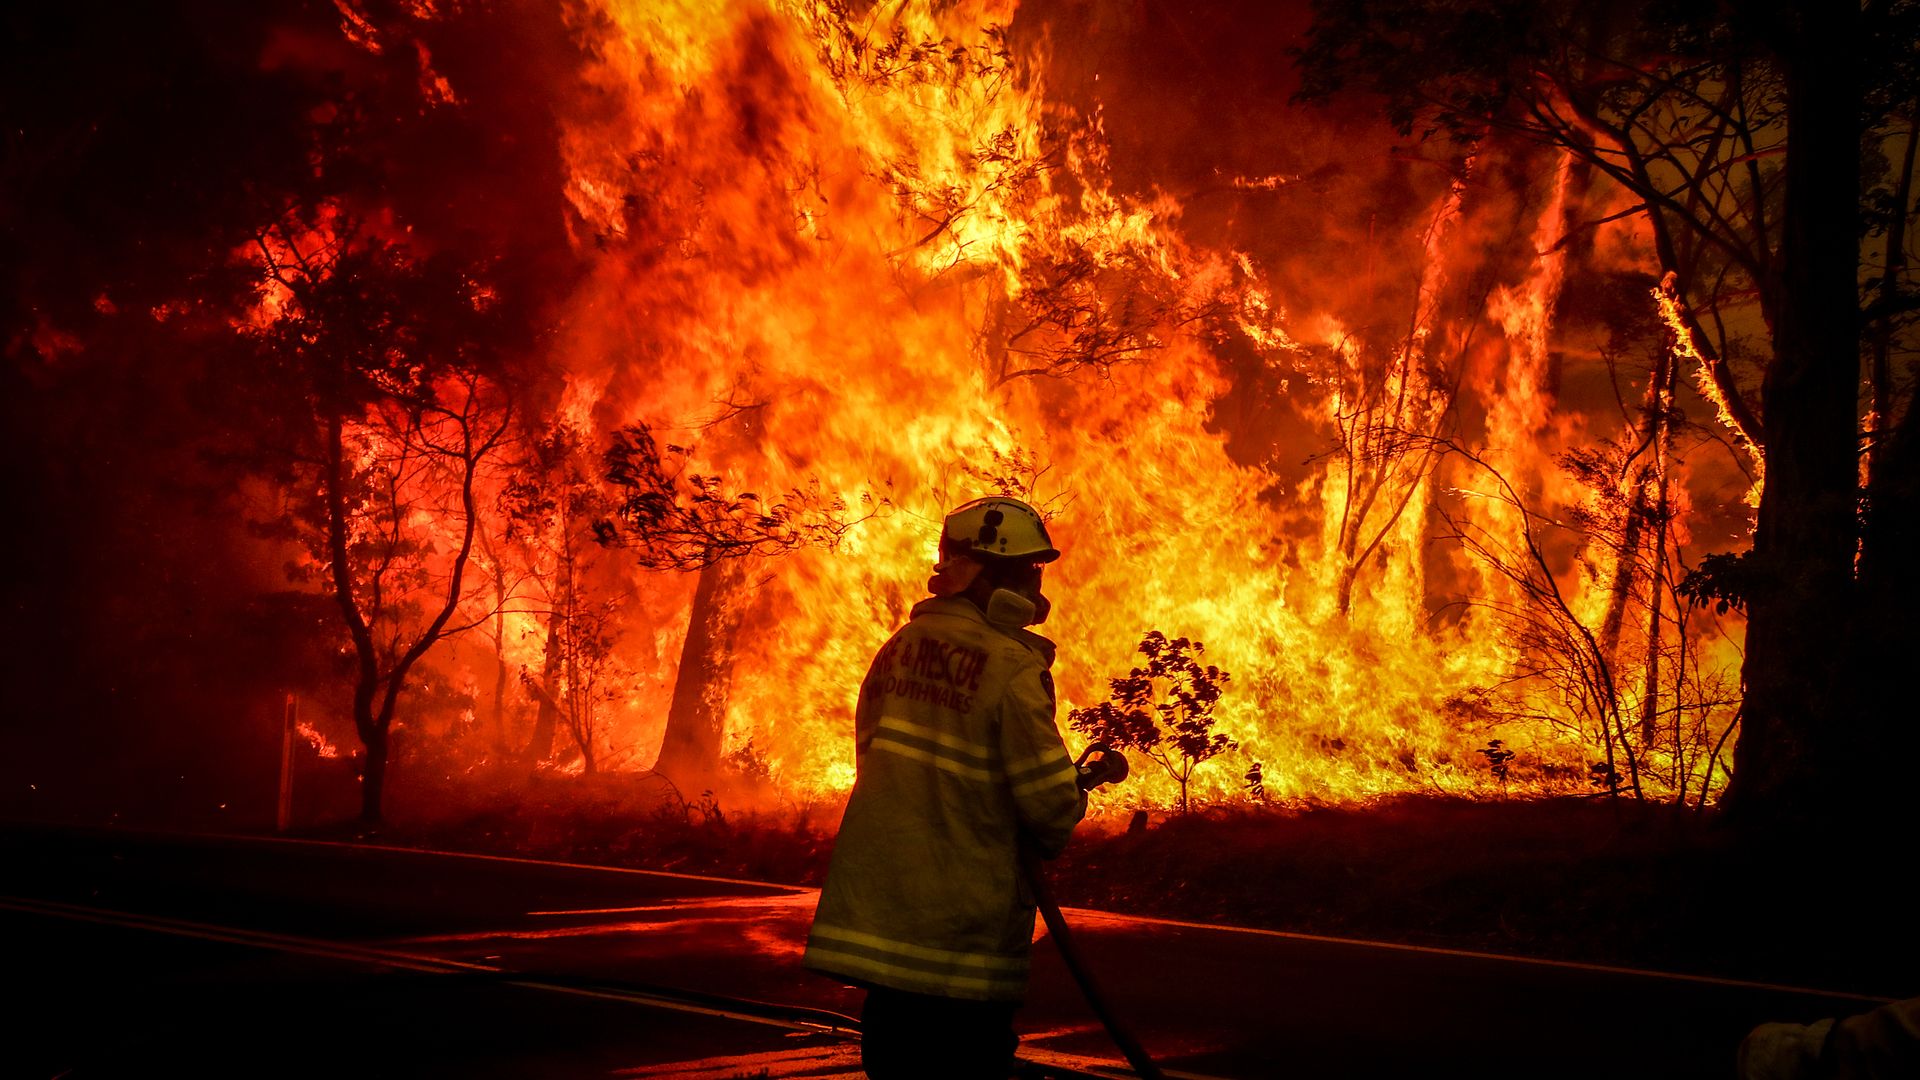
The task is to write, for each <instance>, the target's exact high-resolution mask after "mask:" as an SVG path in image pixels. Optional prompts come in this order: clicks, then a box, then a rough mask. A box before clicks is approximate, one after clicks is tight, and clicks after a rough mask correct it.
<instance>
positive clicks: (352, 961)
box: [0, 826, 1881, 1080]
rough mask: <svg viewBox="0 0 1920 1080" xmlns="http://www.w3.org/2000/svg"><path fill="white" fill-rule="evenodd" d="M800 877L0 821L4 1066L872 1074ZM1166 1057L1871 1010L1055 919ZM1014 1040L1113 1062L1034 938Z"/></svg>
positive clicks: (1388, 1056) (1486, 1058)
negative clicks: (808, 964)
mask: <svg viewBox="0 0 1920 1080" xmlns="http://www.w3.org/2000/svg"><path fill="white" fill-rule="evenodd" d="M813 905H814V893H813V892H812V891H811V890H806V889H794V888H788V887H783V886H774V885H763V884H757V883H751V882H730V881H720V880H715V879H707V878H696V877H688V876H684V875H673V874H657V873H648V872H642V871H630V870H613V869H606V868H599V867H583V866H570V865H563V864H554V863H540V862H530V861H525V860H515V859H498V858H488V857H481V856H466V855H450V854H442V853H431V852H415V851H404V850H397V849H390V848H378V847H364V846H350V845H339V844H324V843H314V842H301V841H282V840H268V839H246V838H237V837H192V836H181V835H161V834H147V833H134V832H112V831H100V830H82V829H62V828H49V827H31V826H11V827H5V828H0V928H4V929H0V933H3V934H4V943H5V944H4V947H5V954H4V955H5V956H6V957H7V963H6V968H5V970H6V971H7V973H8V975H9V976H10V978H9V979H8V982H9V983H10V984H11V986H10V987H9V993H8V998H9V999H10V1002H11V1003H10V1004H8V1005H7V1006H6V1007H5V1009H4V1010H3V1011H0V1015H4V1017H5V1020H4V1022H3V1023H0V1032H4V1034H3V1035H0V1078H11V1077H16V1076H17V1077H43V1078H51V1077H70V1078H73V1080H83V1078H88V1077H123V1076H141V1077H146V1076H160V1075H192V1076H198V1077H210V1076H250V1077H292V1076H300V1077H307V1076H312V1077H320V1076H351V1077H356V1078H359V1077H379V1076H396V1077H399V1076H404V1077H440V1076H445V1077H462V1078H470V1077H540V1078H543V1080H544V1078H567V1077H587V1076H624V1077H657V1076H674V1077H687V1078H692V1080H735V1078H740V1080H754V1078H759V1077H766V1078H768V1080H776V1078H781V1077H803V1076H804V1077H812V1078H825V1077H836V1076H851V1075H858V1071H857V1070H858V1058H857V1053H856V1051H855V1049H854V1046H853V1044H852V1043H851V1042H850V1041H849V1040H850V1036H851V1030H852V1025H851V1024H850V1022H849V1021H848V1020H847V1019H846V1018H847V1017H851V1016H855V1015H857V1014H858V1012H859V994H858V992H857V991H855V990H852V989H850V988H847V987H843V986H839V985H837V984H835V983H833V982H830V981H828V980H825V979H822V978H819V977H817V976H812V975H809V974H807V973H805V972H803V971H802V970H801V969H800V967H799V958H800V950H801V946H802V943H803V941H804V939H805V935H806V927H807V923H808V920H809V919H810V917H811V915H812V912H813ZM1067 918H1068V921H1069V922H1070V923H1071V924H1072V925H1073V926H1074V928H1075V933H1076V936H1077V937H1078V938H1079V940H1080V943H1081V949H1082V951H1083V952H1085V953H1086V954H1087V955H1088V957H1089V959H1090V961H1091V964H1092V966H1093V967H1094V970H1095V972H1096V974H1097V975H1098V976H1099V977H1100V979H1101V981H1102V983H1103V984H1104V985H1105V986H1106V988H1107V993H1108V996H1109V999H1110V1000H1111V1001H1112V1003H1113V1004H1114V1006H1115V1008H1116V1009H1117V1011H1119V1012H1120V1013H1121V1014H1122V1015H1123V1016H1124V1017H1126V1018H1127V1019H1128V1020H1129V1021H1130V1022H1131V1023H1132V1025H1133V1026H1134V1028H1135V1030H1136V1033H1137V1034H1138V1035H1139V1037H1140V1040H1141V1042H1142V1043H1144V1044H1145V1045H1146V1047H1147V1049H1148V1050H1149V1051H1150V1052H1152V1053H1153V1054H1154V1056H1155V1057H1156V1059H1158V1060H1159V1061H1160V1063H1161V1064H1162V1066H1163V1067H1164V1068H1167V1069H1168V1070H1169V1074H1170V1075H1178V1074H1186V1075H1189V1076H1212V1077H1244V1078H1255V1077H1274V1078H1282V1077H1307V1078H1320V1077H1328V1078H1333V1077H1396V1078H1397V1077H1427V1076H1441V1077H1455V1076H1460V1077H1515V1078H1543V1080H1555V1078H1569V1080H1571V1078H1581V1077H1608V1078H1617V1077H1622V1076H1632V1077H1700V1078H1716V1077H1730V1076H1731V1075H1732V1072H1733V1054H1734V1048H1735V1047H1736V1045H1737V1044H1738V1042H1739V1040H1740V1037H1741V1035H1742V1034H1744V1033H1745V1032H1746V1031H1747V1030H1748V1029H1750V1028H1751V1027H1752V1026H1753V1025H1754V1024H1757V1023H1759V1022H1762V1021H1765V1020H1796V1021H1802V1022H1804V1021H1809V1020H1813V1019H1817V1018H1819V1017H1822V1016H1839V1015H1847V1014H1850V1013H1854V1012H1859V1011H1862V1010H1865V1009H1867V1008H1871V1007H1872V1006H1873V1005H1875V1004H1877V1003H1878V1001H1879V1000H1881V999H1876V998H1868V997H1860V996H1852V995H1845V994H1836V993H1823V992H1819V991H1813V990H1798V989H1792V988H1786V987H1769V986H1762V985H1757V984H1750V983H1735V982H1727V981H1716V980H1708V979H1697V978H1685V977H1676V976H1666V975H1659V974H1655V973H1648V972H1631V971H1621V970H1613V969H1602V968H1595V967H1588V966H1580V965H1569V964H1554V963H1542V962H1533V961H1522V960H1513V959H1508V958H1503V957H1493V956H1486V955H1481V954H1470V953H1457V952H1449V951H1445V950H1433V949H1415V948H1406V947H1399V946H1390V945H1380V944H1374V943H1368V942H1353V941H1340V940H1331V939H1320V938H1310V937H1302V936H1298V935H1288V934H1277V933H1270V932H1260V931H1246V930H1236V929H1232V928H1226V927H1212V926H1199V925H1192V924H1181V923H1171V922H1165V921H1159V920H1147V919H1134V918H1128V917H1122V916H1116V915H1108V914H1102V913H1097V912H1086V911H1074V910H1071V909H1069V911H1068V912H1067ZM1034 956H1035V965H1034V978H1033V987H1032V993H1031V995H1030V998H1029V1001H1028V1004H1027V1007H1026V1008H1025V1009H1024V1010H1023V1011H1022V1013H1021V1016H1020V1020H1019V1027H1020V1031H1021V1034H1022V1057H1023V1059H1024V1060H1025V1061H1026V1062H1028V1063H1029V1065H1030V1066H1032V1067H1033V1068H1034V1069H1035V1070H1036V1071H1043V1070H1047V1069H1051V1070H1053V1071H1054V1072H1056V1073H1057V1074H1059V1075H1074V1074H1075V1073H1076V1072H1077V1073H1078V1074H1080V1075H1086V1074H1089V1073H1091V1074H1109V1075H1127V1073H1126V1071H1125V1069H1124V1066H1122V1065H1121V1064H1120V1063H1119V1060H1118V1054H1117V1053H1116V1052H1115V1051H1114V1050H1113V1049H1112V1048H1111V1045H1110V1044H1109V1043H1108V1041H1107V1039H1106V1037H1105V1035H1104V1033H1103V1032H1102V1031H1101V1030H1100V1029H1099V1028H1098V1026H1097V1025H1096V1024H1095V1022H1094V1021H1093V1019H1092V1016H1091V1014H1090V1013H1089V1011H1088V1010H1087V1008H1086V1006H1085V1004H1084V1003H1083V1002H1082V1001H1081V1000H1080V997H1079V993H1078V991H1077V989H1076V988H1075V987H1074V985H1073V983H1072V981H1071V979H1070V978H1069V976H1068V974H1067V972H1066V970H1065V968H1064V966H1063V965H1062V964H1061V963H1060V961H1059V958H1058V956H1057V954H1056V952H1055V951H1054V949H1053V948H1052V946H1051V944H1050V943H1047V942H1042V943H1040V944H1038V945H1037V946H1036V948H1035V954H1034Z"/></svg>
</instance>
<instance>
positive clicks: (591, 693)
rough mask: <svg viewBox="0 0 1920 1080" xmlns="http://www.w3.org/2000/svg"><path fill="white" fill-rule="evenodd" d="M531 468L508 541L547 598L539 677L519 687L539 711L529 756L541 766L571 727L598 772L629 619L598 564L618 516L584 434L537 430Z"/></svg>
mask: <svg viewBox="0 0 1920 1080" xmlns="http://www.w3.org/2000/svg"><path fill="white" fill-rule="evenodd" d="M528 450H529V452H528V455H527V460H526V462H525V463H524V467H523V468H522V469H521V470H520V472H519V473H518V475H516V477H515V478H514V479H513V480H512V481H511V482H509V483H508V484H507V486H506V488H505V490H504V491H503V492H502V493H501V504H502V508H503V510H504V511H505V513H506V517H507V529H506V532H507V536H506V538H507V539H508V540H509V541H511V542H512V543H513V544H514V546H515V547H516V549H517V550H518V551H519V552H520V554H521V557H522V558H523V559H524V562H525V565H526V566H527V568H528V575H529V577H531V578H532V580H533V582H534V584H535V585H536V587H537V588H538V590H539V594H540V595H539V596H538V598H537V599H536V601H535V603H534V607H535V610H537V611H538V612H539V614H540V616H541V617H543V618H544V619H545V620H546V633H545V646H544V648H543V650H542V664H541V670H540V672H539V674H538V675H535V674H534V673H533V672H532V671H530V670H526V669H522V671H521V681H522V683H523V684H524V685H525V686H526V687H527V688H528V690H529V691H530V692H531V694H532V695H533V697H534V698H536V699H537V700H538V701H539V710H538V713H537V714H536V716H535V719H534V725H533V733H532V735H531V737H530V738H529V740H528V742H527V746H526V751H525V753H526V756H527V757H528V758H530V759H532V760H533V761H534V762H539V761H543V760H545V759H546V758H547V756H548V755H549V754H550V753H552V750H553V735H554V730H555V728H556V726H563V727H564V728H565V729H566V732H567V734H568V735H569V736H571V737H572V739H573V744H574V746H575V747H576V748H577V749H578V750H579V752H580V760H581V765H582V768H583V769H584V770H585V771H587V772H589V773H592V772H595V771H597V770H598V767H599V763H600V752H599V751H600V743H601V741H602V740H603V738H604V735H605V728H606V719H607V706H608V704H609V703H610V702H612V701H613V700H614V698H615V697H617V696H618V690H617V687H618V685H619V682H620V680H621V679H622V678H623V677H624V674H625V673H624V669H623V667H622V665H621V664H620V662H619V658H618V657H617V656H616V655H615V652H614V644H615V641H616V639H617V637H618V633H619V628H620V622H621V618H620V617H621V615H622V613H623V610H624V608H625V606H626V601H627V599H628V598H629V596H630V593H631V590H630V589H628V588H626V587H625V586H624V585H623V584H614V585H612V586H609V585H608V584H607V583H606V582H605V578H606V576H607V575H606V574H605V572H604V571H605V568H603V567H602V566H601V565H600V562H601V560H599V559H597V558H596V555H598V554H599V553H600V552H601V550H602V547H601V545H600V544H598V543H597V542H596V541H597V540H598V537H599V531H598V527H599V524H600V522H602V521H603V520H604V519H605V516H606V515H607V514H608V513H609V512H610V510H611V505H612V503H611V496H609V495H608V494H607V493H606V490H605V485H604V484H603V483H602V480H601V477H600V476H599V473H598V469H597V468H596V467H595V464H596V463H595V462H594V461H593V459H592V456H591V455H590V454H588V453H587V451H586V446H585V437H584V436H583V434H582V433H581V432H580V431H579V430H577V429H575V428H573V427H571V426H569V425H567V424H564V423H555V424H552V425H550V426H549V427H548V428H547V429H546V430H544V431H541V432H539V433H538V434H537V435H536V437H535V438H534V439H533V440H532V443H531V445H530V446H529V448H528Z"/></svg>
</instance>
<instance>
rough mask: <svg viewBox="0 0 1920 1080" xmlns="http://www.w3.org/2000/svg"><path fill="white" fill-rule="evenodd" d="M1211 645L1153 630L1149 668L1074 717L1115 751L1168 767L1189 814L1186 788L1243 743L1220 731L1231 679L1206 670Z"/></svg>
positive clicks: (1147, 644)
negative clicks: (1207, 765) (1218, 718)
mask: <svg viewBox="0 0 1920 1080" xmlns="http://www.w3.org/2000/svg"><path fill="white" fill-rule="evenodd" d="M1205 649H1206V646H1204V645H1202V644H1201V643H1200V642H1198V641H1190V640H1188V639H1187V638H1183V637H1182V638H1172V639H1169V638H1168V637H1167V635H1165V634H1163V633H1161V632H1160V631H1158V630H1149V631H1148V632H1147V635H1146V637H1144V638H1142V639H1141V641H1140V647H1139V649H1138V651H1139V653H1140V655H1142V656H1144V657H1146V663H1145V665H1144V666H1141V667H1136V668H1133V669H1132V670H1130V671H1128V672H1127V673H1126V674H1125V675H1123V676H1121V677H1119V678H1116V679H1108V680H1107V685H1108V687H1109V688H1111V691H1112V696H1111V697H1109V698H1108V699H1107V700H1106V701H1103V702H1101V703H1100V704H1098V705H1094V706H1091V707H1089V708H1085V709H1075V710H1073V711H1072V712H1071V713H1069V714H1068V723H1069V725H1070V726H1072V728H1073V730H1075V731H1078V732H1080V733H1081V734H1082V735H1085V736H1087V738H1089V739H1092V740H1095V741H1097V742H1104V743H1106V744H1107V745H1109V746H1111V747H1113V748H1114V749H1116V750H1137V751H1139V752H1140V753H1142V754H1145V755H1146V756H1147V757H1148V758H1149V759H1150V760H1152V761H1153V762H1154V763H1156V764H1158V765H1159V766H1160V767H1161V768H1162V769H1164V770H1166V773H1167V775H1168V776H1170V777H1172V778H1173V780H1174V782H1175V783H1177V784H1179V785H1180V802H1179V804H1178V806H1179V810H1180V812H1181V813H1186V811H1187V783H1188V781H1189V780H1191V779H1192V777H1193V771H1194V770H1195V769H1197V768H1199V767H1200V765H1201V763H1202V762H1205V761H1206V760H1207V759H1209V758H1211V757H1214V756H1215V755H1217V754H1221V753H1224V752H1226V751H1228V750H1232V749H1234V748H1235V747H1237V746H1239V745H1240V744H1239V743H1237V742H1235V741H1234V740H1233V739H1231V738H1229V737H1227V736H1226V735H1224V734H1222V733H1220V732H1217V731H1214V730H1213V725H1214V715H1213V709H1214V706H1216V705H1218V704H1219V703H1220V695H1221V694H1222V693H1223V692H1224V691H1225V690H1226V685H1227V681H1228V680H1229V678H1231V676H1229V675H1228V674H1227V673H1226V672H1224V671H1222V670H1220V669H1219V668H1217V667H1215V666H1213V665H1212V664H1205V665H1202V664H1201V663H1200V654H1201V653H1202V652H1204V651H1205Z"/></svg>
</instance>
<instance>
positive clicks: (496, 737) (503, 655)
mask: <svg viewBox="0 0 1920 1080" xmlns="http://www.w3.org/2000/svg"><path fill="white" fill-rule="evenodd" d="M493 595H494V601H495V603H497V604H498V605H499V607H500V610H498V611H495V612H494V613H493V723H492V725H491V726H492V728H493V731H492V739H491V741H492V744H493V746H492V749H493V756H494V758H495V760H498V761H505V760H506V758H507V747H508V746H509V745H511V744H512V737H511V735H510V734H509V732H508V731H507V615H506V607H507V575H506V571H505V570H503V569H502V568H501V565H500V560H499V559H494V560H493Z"/></svg>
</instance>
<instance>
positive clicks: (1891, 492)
mask: <svg viewBox="0 0 1920 1080" xmlns="http://www.w3.org/2000/svg"><path fill="white" fill-rule="evenodd" d="M1917 423H1920V422H1917V421H1916V420H1915V418H1914V411H1913V406H1912V405H1911V404H1909V405H1908V407H1907V414H1906V416H1905V417H1904V418H1903V419H1902V421H1901V423H1900V425H1899V427H1898V429H1897V430H1896V432H1895V433H1894V436H1893V439H1892V442H1891V444H1890V445H1889V446H1887V447H1886V448H1885V450H1884V452H1883V453H1882V454H1881V455H1880V462H1879V470H1878V473H1877V475H1875V477H1874V478H1873V481H1872V488H1871V492H1870V494H1871V502H1870V509H1869V512H1868V515H1867V527H1866V535H1865V537H1864V538H1863V542H1862V544H1861V552H1860V591H1861V597H1862V605H1861V612H1860V615H1861V621H1860V632H1859V635H1858V643H1859V651H1858V654H1857V655H1858V657H1859V665H1860V666H1859V672H1858V684H1857V685H1858V686H1859V687H1860V691H1859V708H1860V719H1861V722H1862V725H1863V727H1864V728H1865V730H1864V731H1863V733H1862V735H1863V738H1864V739H1866V740H1868V741H1869V745H1870V747H1871V753H1870V756H1869V757H1868V759H1867V760H1870V761H1874V762H1878V763H1880V764H1881V766H1882V767H1883V768H1884V769H1885V770H1886V771H1885V772H1884V773H1882V774H1881V775H1880V776H1879V777H1878V778H1877V779H1878V783H1877V784H1875V787H1876V788H1877V791H1878V793H1879V794H1881V795H1884V796H1885V797H1886V805H1884V806H1882V807H1880V809H1881V810H1883V811H1885V812H1888V813H1890V814H1891V815H1892V816H1894V817H1904V818H1906V819H1907V820H1911V819H1912V814H1913V812H1914V809H1915V806H1914V803H1915V798H1914V794H1913V786H1912V784H1911V782H1910V781H1908V780H1906V779H1905V778H1903V777H1901V776H1899V775H1898V772H1899V771H1900V770H1908V769H1911V768H1912V762H1913V761H1914V760H1916V755H1920V724H1916V723H1915V722H1914V719H1913V714H1914V710H1913V662H1914V658H1915V657H1916V656H1920V560H1916V558H1915V552H1920V427H1916V424H1917Z"/></svg>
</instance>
